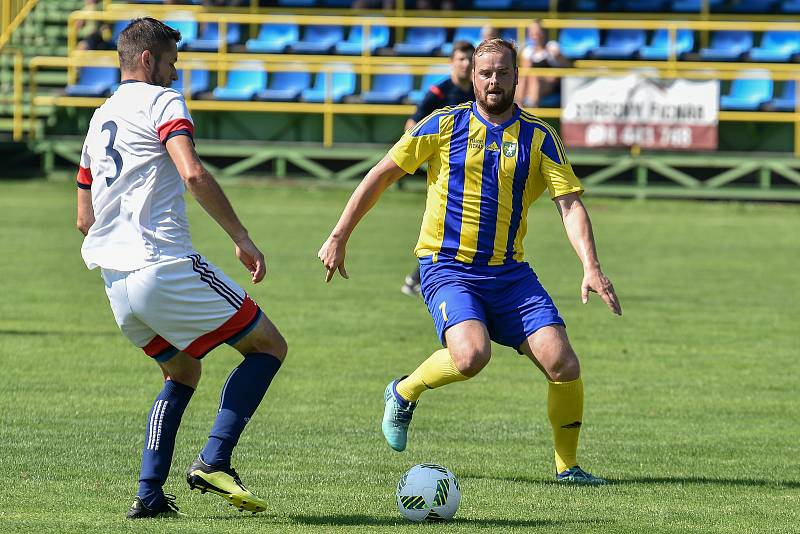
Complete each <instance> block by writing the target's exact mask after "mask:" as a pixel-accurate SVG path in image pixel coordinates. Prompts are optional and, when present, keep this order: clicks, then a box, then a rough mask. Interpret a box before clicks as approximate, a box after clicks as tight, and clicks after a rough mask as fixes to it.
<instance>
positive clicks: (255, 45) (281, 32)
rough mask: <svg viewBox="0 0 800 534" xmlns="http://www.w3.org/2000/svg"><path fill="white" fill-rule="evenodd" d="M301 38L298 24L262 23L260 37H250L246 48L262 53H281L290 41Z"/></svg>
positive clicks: (249, 50) (259, 31)
mask: <svg viewBox="0 0 800 534" xmlns="http://www.w3.org/2000/svg"><path fill="white" fill-rule="evenodd" d="M299 38H300V30H299V28H298V27H297V24H262V25H261V28H259V30H258V37H256V38H255V39H248V40H247V42H246V43H245V45H244V46H245V48H246V49H247V51H248V52H258V53H262V54H280V53H281V52H285V51H286V48H287V47H288V46H289V44H290V43H293V42H295V41H297V40H298V39H299Z"/></svg>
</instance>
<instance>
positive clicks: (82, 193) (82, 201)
mask: <svg viewBox="0 0 800 534" xmlns="http://www.w3.org/2000/svg"><path fill="white" fill-rule="evenodd" d="M93 224H94V208H93V207H92V190H91V189H78V222H77V224H76V226H77V227H78V230H80V232H81V233H82V234H83V235H86V234H88V233H89V228H91V227H92V225H93Z"/></svg>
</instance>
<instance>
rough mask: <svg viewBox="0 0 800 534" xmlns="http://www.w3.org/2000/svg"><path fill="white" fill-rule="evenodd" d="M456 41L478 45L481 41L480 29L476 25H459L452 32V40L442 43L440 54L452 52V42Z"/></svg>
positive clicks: (446, 54) (447, 54)
mask: <svg viewBox="0 0 800 534" xmlns="http://www.w3.org/2000/svg"><path fill="white" fill-rule="evenodd" d="M456 41H466V42H468V43H472V45H473V46H478V43H480V42H481V29H480V28H478V27H477V26H459V27H458V28H456V31H455V32H454V33H453V41H452V42H449V43H444V44H443V45H442V49H441V50H442V54H444V55H445V56H449V55H450V54H451V53H452V52H453V43H455V42H456Z"/></svg>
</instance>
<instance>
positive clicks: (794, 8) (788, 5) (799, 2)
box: [778, 0, 800, 13]
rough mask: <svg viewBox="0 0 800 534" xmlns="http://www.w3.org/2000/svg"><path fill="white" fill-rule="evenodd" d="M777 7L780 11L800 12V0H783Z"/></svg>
mask: <svg viewBox="0 0 800 534" xmlns="http://www.w3.org/2000/svg"><path fill="white" fill-rule="evenodd" d="M778 9H779V11H780V12H781V13H800V0H783V2H781V5H780V7H779V8H778Z"/></svg>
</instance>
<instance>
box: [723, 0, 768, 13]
mask: <svg viewBox="0 0 800 534" xmlns="http://www.w3.org/2000/svg"><path fill="white" fill-rule="evenodd" d="M776 3H777V0H732V2H731V11H733V12H734V13H770V12H771V11H772V10H773V8H774V7H775V4H776Z"/></svg>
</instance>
